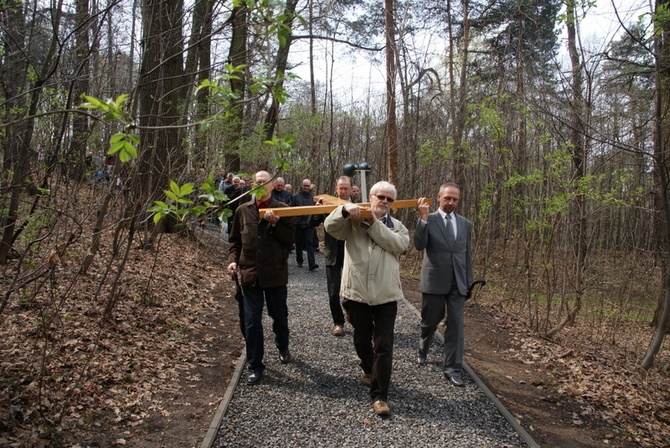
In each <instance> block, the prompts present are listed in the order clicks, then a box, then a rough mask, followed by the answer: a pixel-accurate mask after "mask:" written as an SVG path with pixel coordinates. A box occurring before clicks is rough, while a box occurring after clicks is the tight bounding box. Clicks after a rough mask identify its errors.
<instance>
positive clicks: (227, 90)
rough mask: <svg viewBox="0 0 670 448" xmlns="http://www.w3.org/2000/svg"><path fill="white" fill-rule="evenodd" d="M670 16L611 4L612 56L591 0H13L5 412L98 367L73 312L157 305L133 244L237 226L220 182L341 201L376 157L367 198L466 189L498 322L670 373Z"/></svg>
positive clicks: (7, 86)
mask: <svg viewBox="0 0 670 448" xmlns="http://www.w3.org/2000/svg"><path fill="white" fill-rule="evenodd" d="M669 4H670V2H669V1H668V0H658V1H657V2H655V3H654V4H651V6H650V4H649V3H648V4H638V5H633V4H632V3H631V5H627V6H626V7H625V9H624V8H622V7H621V6H618V5H614V4H613V6H615V8H614V9H613V11H612V15H613V19H614V20H615V22H617V23H618V28H617V32H616V33H610V34H606V35H604V37H603V39H604V40H602V39H601V40H600V41H598V42H594V41H593V40H592V39H582V36H583V35H585V34H586V33H587V32H588V33H589V34H590V33H591V31H593V30H590V29H584V27H583V23H588V22H586V20H587V19H588V18H589V17H591V16H592V15H595V14H597V10H598V7H599V5H597V4H595V3H593V2H589V1H584V2H576V1H572V0H565V1H559V0H487V1H480V0H458V1H454V0H442V1H434V0H422V1H416V0H396V1H393V0H384V1H383V2H381V1H379V2H371V1H367V0H332V1H321V2H314V1H313V0H232V1H219V0H192V1H188V2H185V1H183V0H153V1H152V0H138V1H132V2H131V1H128V0H108V1H106V2H97V1H91V0H74V1H66V0H52V1H49V2H47V1H44V0H35V1H24V0H6V1H5V2H3V3H2V5H0V37H1V38H2V40H1V43H0V45H1V53H0V79H1V90H0V95H1V103H0V104H1V105H2V107H1V109H0V120H1V122H0V140H1V141H2V144H1V145H0V151H1V152H2V171H1V172H0V233H1V236H0V238H1V240H0V284H2V287H1V288H0V332H2V335H3V336H2V342H0V353H2V357H1V358H2V359H1V360H0V390H2V391H3V393H2V395H0V402H12V403H14V402H16V401H17V400H18V401H21V402H22V403H24V405H25V403H27V402H31V401H36V402H39V400H40V399H39V396H41V395H42V394H46V393H47V392H46V391H47V390H48V389H49V388H50V387H60V386H59V384H60V382H61V381H62V382H63V384H66V383H71V384H75V383H78V384H79V383H81V384H83V383H86V380H88V379H90V378H91V377H92V376H94V375H95V369H92V370H90V371H89V370H88V367H87V366H90V365H91V363H92V362H93V361H94V360H95V357H96V356H99V352H97V351H96V349H95V348H93V349H92V348H91V344H93V345H95V338H93V341H94V342H92V340H91V339H90V338H83V339H80V338H79V337H71V336H69V335H68V334H69V333H68V331H70V330H69V329H68V325H69V324H68V321H69V319H70V318H71V317H69V316H70V311H69V310H70V309H71V307H73V306H75V304H77V303H81V301H85V302H86V303H89V304H90V306H91V308H95V310H96V312H94V313H88V314H86V313H84V314H82V316H86V317H85V318H87V319H90V320H91V321H92V322H94V328H95V329H96V330H95V331H99V332H107V331H110V326H113V325H114V322H115V318H116V317H117V313H118V310H119V306H120V304H122V303H124V302H128V301H129V302H137V303H142V304H146V303H152V302H153V301H154V300H156V299H155V297H156V296H159V295H160V288H161V285H160V284H159V283H158V282H157V281H156V280H155V279H149V280H147V282H146V284H143V285H141V286H138V285H129V283H128V278H129V275H130V272H129V270H130V266H131V265H132V259H133V257H134V256H133V253H134V252H135V251H142V252H147V253H150V254H153V256H155V257H156V258H159V257H161V253H162V252H161V251H162V250H163V248H164V245H163V246H162V245H161V241H164V240H163V239H162V238H163V235H166V234H172V233H175V232H176V233H177V234H178V235H180V236H181V237H183V238H187V239H188V238H190V237H191V236H192V234H193V229H194V228H195V227H198V226H199V225H201V224H202V223H203V222H205V221H207V222H209V221H211V220H213V219H215V217H216V216H217V215H220V214H221V213H224V217H225V213H226V212H225V210H226V208H225V204H226V201H227V198H226V197H225V196H224V195H223V194H222V193H221V192H220V191H219V190H218V189H217V188H216V185H215V175H217V174H218V173H220V172H225V173H228V172H232V173H236V174H244V175H248V174H249V173H254V172H256V171H258V170H261V169H263V170H268V171H270V172H271V173H272V174H273V175H279V176H282V177H284V178H285V179H286V180H287V182H288V183H292V184H293V185H297V184H298V183H299V182H300V181H301V180H302V179H303V178H309V179H311V181H312V182H313V183H314V184H316V185H317V186H318V191H319V192H321V193H332V189H333V186H334V184H335V180H336V179H337V177H338V176H340V175H341V174H342V172H343V167H344V166H345V165H346V164H360V163H363V162H365V163H367V164H369V166H370V167H371V170H369V171H367V172H365V174H363V173H362V172H361V171H357V173H356V174H355V176H354V181H355V182H357V183H359V182H360V181H361V180H362V178H361V177H362V176H363V175H365V179H366V181H367V184H368V185H372V183H374V182H376V181H378V180H388V181H390V182H392V183H393V184H395V185H396V187H397V189H398V191H399V197H400V198H418V197H422V196H425V197H434V196H435V194H436V193H437V190H438V188H439V186H440V185H441V184H442V183H444V182H446V181H455V182H457V183H458V184H459V185H460V186H461V190H462V196H461V197H462V200H461V202H462V203H461V205H460V208H459V212H460V214H462V215H463V216H465V217H467V218H468V219H470V220H471V221H472V222H473V225H474V240H473V247H474V250H475V269H476V275H477V276H478V277H481V278H486V279H487V281H488V284H487V287H486V288H487V289H486V295H487V297H489V300H490V301H491V305H492V306H494V307H499V308H500V309H504V310H506V312H510V313H513V314H514V315H516V316H517V318H518V319H519V320H520V321H521V322H522V323H523V325H525V326H526V327H527V328H528V329H530V330H531V331H533V332H534V333H536V334H538V335H540V336H541V337H542V338H546V339H548V340H552V339H557V338H560V337H561V334H563V332H565V331H568V330H570V329H573V330H574V331H579V332H580V335H581V336H582V337H583V339H584V340H588V341H589V343H590V344H593V346H595V347H602V348H603V350H605V351H606V347H617V349H618V350H621V351H623V352H624V353H625V354H626V355H625V357H626V360H627V365H628V366H630V368H631V369H637V371H640V372H656V373H657V374H660V375H667V370H668V365H669V363H670V353H669V352H668V349H667V347H666V348H664V345H663V344H664V338H665V335H666V334H667V332H668V330H669V329H670V275H669V272H668V269H670V250H669V248H668V244H669V243H670V191H669V188H668V187H669V183H670V160H669V158H668V156H669V155H670V146H669V142H670V115H669V114H668V112H669V110H670V109H669V106H670V47H669V46H668V39H666V37H667V36H666V35H665V27H666V26H665V25H666V24H668V27H669V28H670V11H669V10H668V5H669ZM600 6H602V5H600ZM616 6H618V9H617V8H616ZM361 61H363V62H361ZM398 216H399V218H400V219H401V220H403V222H405V223H406V224H407V225H408V227H409V228H410V229H411V228H413V226H414V223H415V221H416V217H417V215H416V212H415V211H414V210H409V209H406V210H402V211H399V212H398ZM171 241H174V240H171ZM176 241H179V240H176ZM173 244H174V243H173ZM177 244H178V243H177ZM411 255H412V254H409V255H408V256H407V259H406V260H405V261H404V262H403V268H404V270H405V271H406V273H407V275H409V276H412V275H417V273H418V270H419V269H420V262H419V261H418V260H420V258H419V257H416V256H411ZM414 255H416V254H414ZM148 275H149V276H151V274H148ZM633 335H634V337H633ZM77 351H79V352H81V353H85V362H84V364H85V366H83V367H82V368H81V369H78V370H77V373H76V374H75V373H67V372H65V373H63V371H62V370H61V368H62V367H63V362H62V357H63V356H65V355H64V353H73V352H77ZM18 353H21V354H22V356H23V357H22V358H21V360H20V362H19V361H18V358H15V356H18ZM65 364H67V363H65ZM19 365H20V368H19V367H17V366H19ZM55 366H59V367H58V369H59V372H61V373H60V375H62V378H65V379H62V378H61V380H59V381H54V380H53V377H54V373H53V372H54V371H55V370H56V367H55ZM65 370H67V369H65ZM26 378H27V379H26ZM663 378H664V380H663V381H664V384H666V385H667V376H663ZM68 387H70V386H68ZM72 387H78V386H72ZM666 389H667V388H666ZM27 397H32V398H27ZM36 397H38V398H36ZM666 398H667V397H666ZM73 400H74V399H73ZM75 401H76V400H75ZM69 404H72V403H71V402H70V403H69ZM41 405H42V406H46V405H44V403H42V404H41ZM12 406H14V405H12ZM73 406H75V405H73ZM649 406H650V407H649V408H646V410H648V411H649V412H651V413H658V414H659V415H660V414H663V415H668V409H667V405H666V404H665V403H658V402H655V403H651V404H649ZM75 407H76V406H75ZM7 409H9V407H8V408H7ZM12 409H13V408H12ZM63 412H64V413H66V411H63ZM59 415H60V414H59ZM59 418H60V419H62V418H63V416H62V415H60V417H59ZM59 418H54V419H53V420H54V421H51V420H50V421H49V424H50V425H53V426H54V427H57V426H58V424H59V423H58V422H56V420H58V421H60V420H59ZM664 418H665V419H667V417H664ZM44 419H45V417H44V413H43V412H42V413H40V412H35V413H25V414H24V415H22V416H21V418H18V417H17V415H16V414H12V415H9V414H8V413H3V414H2V415H1V416H0V422H1V424H0V430H8V428H11V427H13V425H15V424H17V423H16V422H17V421H20V425H23V426H24V427H31V426H33V427H38V426H40V425H42V426H43V425H44ZM47 420H48V419H47ZM660 420H661V421H665V420H663V419H660ZM666 423H667V422H666Z"/></svg>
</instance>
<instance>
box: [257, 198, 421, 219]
mask: <svg viewBox="0 0 670 448" xmlns="http://www.w3.org/2000/svg"><path fill="white" fill-rule="evenodd" d="M319 199H321V202H322V205H304V206H299V207H277V208H261V209H260V210H258V216H259V217H260V218H262V217H263V216H265V211H266V210H272V211H273V212H274V213H275V215H277V216H279V217H282V216H308V215H323V214H327V213H330V212H332V211H333V210H335V209H336V208H337V207H339V206H340V205H342V204H346V203H347V202H349V201H347V200H345V199H340V198H337V197H335V196H331V195H329V194H320V195H318V196H314V200H315V201H318V200H319ZM417 202H418V199H396V200H395V201H393V203H392V204H391V208H392V209H397V208H409V207H416V206H417ZM426 202H427V203H428V205H432V204H433V201H431V200H430V199H426ZM356 205H358V206H359V207H361V208H363V209H364V210H363V213H361V216H363V217H364V218H366V217H369V216H370V203H369V202H363V203H361V204H356ZM365 209H367V210H365Z"/></svg>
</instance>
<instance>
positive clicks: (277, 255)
mask: <svg viewBox="0 0 670 448" xmlns="http://www.w3.org/2000/svg"><path fill="white" fill-rule="evenodd" d="M276 207H288V205H286V204H284V203H283V202H279V201H277V200H276V199H272V200H270V204H269V208H276ZM295 221H296V220H295V218H293V217H284V218H280V219H279V221H278V222H277V225H276V226H275V227H273V226H271V225H270V223H268V222H267V221H265V220H264V219H259V218H258V209H257V208H256V203H255V201H253V200H252V201H249V202H247V203H244V204H240V206H239V207H238V208H237V211H236V212H235V218H234V219H233V226H232V229H231V232H230V236H229V237H228V243H229V255H228V262H229V263H232V262H235V263H237V266H238V268H239V270H240V277H241V279H240V281H241V283H242V285H245V286H259V287H261V288H274V287H277V286H283V285H286V284H288V261H287V258H288V251H289V249H290V247H291V245H292V244H293V239H294V236H295ZM257 282H258V284H257Z"/></svg>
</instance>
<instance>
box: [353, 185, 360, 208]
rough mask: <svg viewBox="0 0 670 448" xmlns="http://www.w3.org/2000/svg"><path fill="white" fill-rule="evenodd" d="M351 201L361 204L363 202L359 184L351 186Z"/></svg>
mask: <svg viewBox="0 0 670 448" xmlns="http://www.w3.org/2000/svg"><path fill="white" fill-rule="evenodd" d="M351 202H353V203H354V204H360V203H361V202H363V201H362V200H361V187H359V186H358V185H352V186H351Z"/></svg>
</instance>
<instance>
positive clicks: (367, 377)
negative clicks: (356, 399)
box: [361, 373, 372, 387]
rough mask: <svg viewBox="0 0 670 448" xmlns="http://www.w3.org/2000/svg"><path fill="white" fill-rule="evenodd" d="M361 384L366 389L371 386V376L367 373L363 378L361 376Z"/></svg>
mask: <svg viewBox="0 0 670 448" xmlns="http://www.w3.org/2000/svg"><path fill="white" fill-rule="evenodd" d="M361 384H362V385H363V386H367V387H370V386H372V375H371V374H369V373H364V374H363V376H361Z"/></svg>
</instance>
